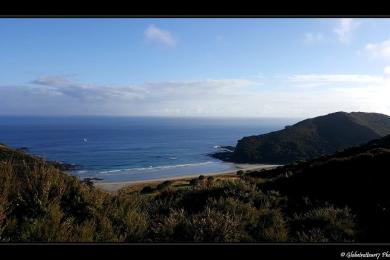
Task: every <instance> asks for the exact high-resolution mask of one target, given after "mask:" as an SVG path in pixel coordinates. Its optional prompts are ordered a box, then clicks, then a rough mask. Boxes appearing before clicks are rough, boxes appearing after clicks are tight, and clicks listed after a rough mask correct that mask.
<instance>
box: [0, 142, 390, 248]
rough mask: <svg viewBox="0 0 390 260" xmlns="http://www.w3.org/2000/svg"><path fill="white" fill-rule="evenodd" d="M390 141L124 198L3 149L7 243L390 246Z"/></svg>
mask: <svg viewBox="0 0 390 260" xmlns="http://www.w3.org/2000/svg"><path fill="white" fill-rule="evenodd" d="M389 161H390V137H386V138H383V139H381V140H379V141H376V142H371V143H369V144H367V145H365V146H361V147H356V148H352V149H349V150H346V151H344V152H342V153H339V154H336V155H334V156H327V157H322V158H319V159H317V160H313V161H308V162H300V163H295V164H291V165H288V166H284V167H279V168H276V169H274V170H263V171H257V172H248V173H243V172H241V171H240V172H238V174H237V176H235V177H229V178H219V177H203V176H200V177H199V178H195V179H193V180H191V181H189V182H182V183H176V182H172V181H167V182H163V183H161V184H159V185H156V186H153V187H149V186H144V187H142V188H141V189H139V190H137V189H130V188H124V189H122V190H120V191H119V192H118V193H117V194H109V193H106V192H104V191H101V190H98V189H96V188H95V187H94V186H93V185H92V184H91V183H90V182H81V181H79V180H78V179H76V178H75V177H72V176H69V175H67V174H64V173H62V172H61V171H60V170H59V169H58V167H56V166H55V165H51V164H47V163H46V162H44V161H43V160H41V159H39V158H36V157H32V156H29V155H27V154H24V153H23V152H21V151H15V150H12V149H9V148H7V147H5V146H0V241H3V242H20V241H24V242H26V241H27V242H28V241H48V242H51V241H64V242H66V241H71V242H107V241H113V242H336V241H337V242H359V241H365V242H374V241H380V242H389V241H390V235H389V234H390V232H389V231H390V225H389V224H388V223H387V222H388V221H387V220H388V219H389V218H388V217H389V206H390V196H389V195H390V194H389V193H390V190H389V189H387V188H386V186H387V183H388V180H389V178H388V177H387V176H388V174H387V172H386V171H385V170H381V169H382V168H383V167H384V166H387V165H388V162H389Z"/></svg>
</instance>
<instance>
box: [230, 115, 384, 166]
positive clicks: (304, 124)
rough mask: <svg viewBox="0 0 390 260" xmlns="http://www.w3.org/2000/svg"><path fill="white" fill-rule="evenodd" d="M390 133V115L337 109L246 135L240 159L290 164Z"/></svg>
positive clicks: (237, 153)
mask: <svg viewBox="0 0 390 260" xmlns="http://www.w3.org/2000/svg"><path fill="white" fill-rule="evenodd" d="M388 134H390V117H389V116H386V115H383V114H376V113H362V112H354V113H345V112H337V113H332V114H329V115H325V116H320V117H315V118H311V119H306V120H303V121H301V122H298V123H296V124H295V125H293V126H290V127H287V128H285V129H283V130H280V131H275V132H271V133H267V134H263V135H258V136H249V137H244V138H242V139H241V140H239V141H238V143H237V146H236V148H235V151H234V154H233V161H236V162H249V163H253V162H257V163H275V164H286V163H292V162H294V161H299V160H308V159H313V158H316V157H320V156H322V155H326V154H332V153H335V152H337V151H340V150H343V149H345V148H348V147H350V146H354V145H359V144H362V143H365V142H368V141H370V140H373V139H376V138H380V137H383V136H385V135H388Z"/></svg>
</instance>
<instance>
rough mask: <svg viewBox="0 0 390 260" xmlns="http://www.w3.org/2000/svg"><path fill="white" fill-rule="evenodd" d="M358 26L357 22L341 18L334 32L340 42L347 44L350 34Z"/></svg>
mask: <svg viewBox="0 0 390 260" xmlns="http://www.w3.org/2000/svg"><path fill="white" fill-rule="evenodd" d="M359 25H360V23H359V22H357V21H355V20H354V19H352V18H342V19H339V21H338V23H337V25H336V27H335V28H334V30H333V31H334V32H335V33H336V34H337V36H338V38H339V40H340V42H342V43H348V42H349V41H350V38H351V34H352V32H353V31H354V30H355V29H356V28H357V27H358V26H359Z"/></svg>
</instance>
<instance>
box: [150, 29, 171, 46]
mask: <svg viewBox="0 0 390 260" xmlns="http://www.w3.org/2000/svg"><path fill="white" fill-rule="evenodd" d="M144 35H145V38H146V39H147V40H150V41H156V42H159V43H162V44H164V45H166V46H169V47H174V46H176V40H175V38H174V37H173V36H172V34H171V32H169V31H166V30H162V29H160V28H158V27H156V26H155V25H150V26H149V27H148V28H147V29H146V30H145V32H144Z"/></svg>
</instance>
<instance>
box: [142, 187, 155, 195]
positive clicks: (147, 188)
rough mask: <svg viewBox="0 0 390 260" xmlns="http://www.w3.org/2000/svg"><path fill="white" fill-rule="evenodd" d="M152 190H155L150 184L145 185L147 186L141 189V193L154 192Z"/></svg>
mask: <svg viewBox="0 0 390 260" xmlns="http://www.w3.org/2000/svg"><path fill="white" fill-rule="evenodd" d="M152 192H153V188H152V187H150V186H145V187H143V188H142V190H141V193H142V194H145V193H152Z"/></svg>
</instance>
